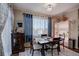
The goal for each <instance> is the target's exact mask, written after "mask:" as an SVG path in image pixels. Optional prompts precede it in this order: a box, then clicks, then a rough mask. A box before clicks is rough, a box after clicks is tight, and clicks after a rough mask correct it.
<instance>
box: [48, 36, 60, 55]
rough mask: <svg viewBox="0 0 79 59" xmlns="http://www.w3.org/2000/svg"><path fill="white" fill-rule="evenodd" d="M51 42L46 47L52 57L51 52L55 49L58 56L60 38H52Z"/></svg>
mask: <svg viewBox="0 0 79 59" xmlns="http://www.w3.org/2000/svg"><path fill="white" fill-rule="evenodd" d="M52 40H53V41H52V42H50V44H49V45H48V47H50V50H51V54H52V55H53V50H54V49H56V50H57V53H58V55H59V52H60V37H58V38H52Z"/></svg>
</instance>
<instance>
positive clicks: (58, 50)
mask: <svg viewBox="0 0 79 59" xmlns="http://www.w3.org/2000/svg"><path fill="white" fill-rule="evenodd" d="M57 52H58V55H59V52H60V49H59V47H58V48H57Z"/></svg>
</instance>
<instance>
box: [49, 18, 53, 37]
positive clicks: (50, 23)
mask: <svg viewBox="0 0 79 59" xmlns="http://www.w3.org/2000/svg"><path fill="white" fill-rule="evenodd" d="M48 36H50V37H51V36H52V20H51V17H48Z"/></svg>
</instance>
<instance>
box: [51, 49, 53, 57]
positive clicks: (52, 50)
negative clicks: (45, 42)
mask: <svg viewBox="0 0 79 59" xmlns="http://www.w3.org/2000/svg"><path fill="white" fill-rule="evenodd" d="M51 52H52V56H53V48H52V49H51Z"/></svg>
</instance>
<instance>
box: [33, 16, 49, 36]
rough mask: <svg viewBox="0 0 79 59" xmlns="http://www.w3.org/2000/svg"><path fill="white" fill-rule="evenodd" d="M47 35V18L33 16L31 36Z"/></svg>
mask: <svg viewBox="0 0 79 59" xmlns="http://www.w3.org/2000/svg"><path fill="white" fill-rule="evenodd" d="M41 34H48V17H41V16H33V36H41Z"/></svg>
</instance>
